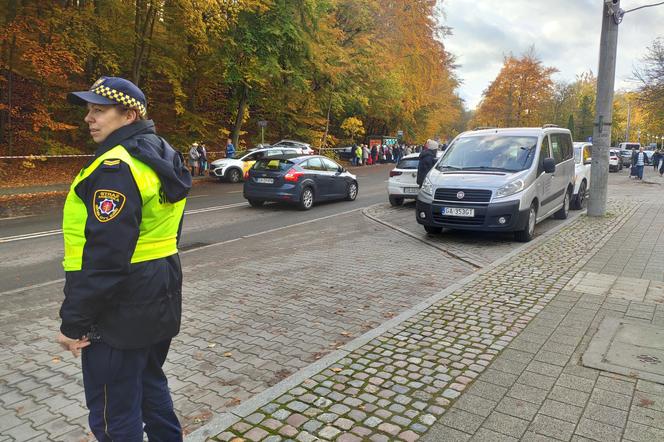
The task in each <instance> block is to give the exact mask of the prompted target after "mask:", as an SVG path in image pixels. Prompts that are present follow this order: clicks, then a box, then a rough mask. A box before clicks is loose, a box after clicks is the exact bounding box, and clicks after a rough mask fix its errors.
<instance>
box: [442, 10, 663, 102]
mask: <svg viewBox="0 0 664 442" xmlns="http://www.w3.org/2000/svg"><path fill="white" fill-rule="evenodd" d="M442 1H443V11H444V12H445V20H444V22H445V24H446V25H447V26H450V27H451V28H452V35H451V36H449V37H446V38H445V40H444V44H445V47H446V48H447V50H448V51H450V52H451V53H453V54H454V55H455V56H456V58H457V63H458V64H459V65H460V67H459V70H458V72H457V74H458V76H459V77H460V78H461V80H462V84H461V86H460V87H459V93H460V95H461V97H462V98H463V99H464V100H465V101H466V105H467V106H468V107H469V108H471V109H472V108H474V107H476V106H477V104H478V103H479V101H480V99H481V97H482V91H484V90H485V89H486V88H487V86H488V85H489V84H490V83H491V81H493V80H494V79H495V77H496V75H497V74H498V72H500V68H501V67H502V63H503V57H504V56H505V55H507V54H510V53H512V54H514V55H520V54H523V53H524V52H526V51H527V50H528V49H529V48H530V47H531V46H534V47H535V51H536V53H537V55H538V56H539V58H540V59H541V60H542V63H543V64H544V65H545V66H551V67H555V68H557V69H558V70H559V73H557V74H556V75H555V76H554V79H555V80H557V81H574V80H575V78H576V76H577V75H579V74H581V73H583V72H587V71H593V72H594V73H595V74H596V73H597V66H598V64H599V38H600V32H601V27H602V26H601V25H602V9H601V8H602V2H601V0H556V1H555V2H543V1H533V0H509V1H502V2H498V1H495V0H442ZM646 3H647V2H646V1H645V0H641V1H639V0H623V1H622V8H623V9H625V10H628V9H631V8H634V7H637V6H641V5H643V4H646ZM658 36H664V6H660V7H655V8H649V9H644V10H640V11H635V12H633V13H629V14H627V15H625V17H624V20H623V23H622V24H621V25H620V29H619V34H618V58H617V64H616V88H618V89H621V88H633V87H634V83H633V82H631V81H630V79H631V77H632V72H633V70H634V67H635V66H637V65H638V64H639V62H640V59H642V58H643V56H644V55H645V53H646V48H647V47H648V46H650V45H651V44H652V41H653V40H654V39H655V38H657V37H658Z"/></svg>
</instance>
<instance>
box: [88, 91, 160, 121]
mask: <svg viewBox="0 0 664 442" xmlns="http://www.w3.org/2000/svg"><path fill="white" fill-rule="evenodd" d="M90 91H91V92H94V93H95V94H98V95H101V96H102V97H106V98H108V99H109V100H113V101H115V102H117V103H120V104H124V105H125V106H127V107H130V108H134V109H138V112H139V113H140V114H141V116H142V117H144V116H145V115H146V114H147V109H146V108H145V105H144V104H143V103H141V102H140V101H138V100H137V99H135V98H134V97H131V96H129V95H127V94H125V93H123V92H121V91H118V90H115V89H112V88H110V87H108V86H104V85H101V86H97V87H95V88H93V89H90Z"/></svg>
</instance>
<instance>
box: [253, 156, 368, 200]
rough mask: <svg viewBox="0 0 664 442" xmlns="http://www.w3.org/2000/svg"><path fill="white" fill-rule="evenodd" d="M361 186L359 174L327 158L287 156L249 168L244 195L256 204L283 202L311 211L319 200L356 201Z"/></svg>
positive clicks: (268, 159) (269, 159)
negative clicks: (356, 174) (359, 185)
mask: <svg viewBox="0 0 664 442" xmlns="http://www.w3.org/2000/svg"><path fill="white" fill-rule="evenodd" d="M358 189H359V187H358V184H357V177H356V176H355V175H353V174H352V173H350V172H348V171H347V170H346V169H344V168H343V167H341V166H340V165H339V164H337V163H336V162H335V161H332V160H331V159H329V158H327V157H324V156H321V155H313V156H312V155H306V156H295V157H293V156H290V155H285V156H280V157H272V158H264V159H261V160H259V161H257V162H256V164H254V165H253V167H252V168H251V169H249V173H248V176H247V179H246V180H245V183H244V191H243V195H244V197H245V198H246V199H247V201H249V204H251V205H252V206H253V207H260V206H261V205H263V203H264V202H265V201H280V202H287V203H292V204H296V205H297V206H298V207H299V208H300V209H302V210H309V209H311V207H313V205H314V202H318V201H324V200H333V199H345V200H347V201H353V200H354V199H355V198H357V192H358Z"/></svg>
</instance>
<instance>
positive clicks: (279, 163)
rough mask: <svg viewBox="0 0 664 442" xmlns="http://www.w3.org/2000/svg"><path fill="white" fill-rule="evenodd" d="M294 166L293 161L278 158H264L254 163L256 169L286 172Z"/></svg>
mask: <svg viewBox="0 0 664 442" xmlns="http://www.w3.org/2000/svg"><path fill="white" fill-rule="evenodd" d="M292 166H293V162H292V161H288V160H283V159H281V160H277V159H273V160H270V159H267V158H266V159H264V160H258V161H256V163H255V164H254V167H253V169H254V170H262V171H268V170H269V171H272V172H284V171H286V170H288V169H290V168H291V167H292Z"/></svg>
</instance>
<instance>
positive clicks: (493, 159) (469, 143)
mask: <svg viewBox="0 0 664 442" xmlns="http://www.w3.org/2000/svg"><path fill="white" fill-rule="evenodd" d="M536 147H537V137H527V136H516V135H513V136H512V135H500V134H491V135H482V136H471V137H463V138H459V139H457V140H456V141H454V142H453V143H452V144H451V145H450V147H448V148H447V150H446V151H445V154H444V156H443V158H442V159H441V160H440V161H439V162H438V165H437V166H436V167H437V169H438V170H440V171H445V170H450V169H452V170H497V171H503V172H519V171H521V170H526V169H528V168H529V167H530V166H531V165H532V163H533V159H534V157H535V152H536V149H535V148H536Z"/></svg>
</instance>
